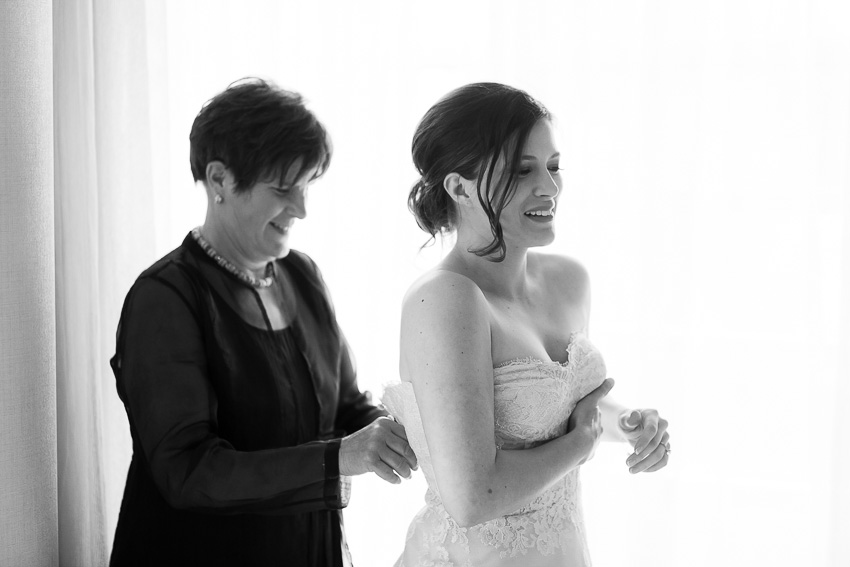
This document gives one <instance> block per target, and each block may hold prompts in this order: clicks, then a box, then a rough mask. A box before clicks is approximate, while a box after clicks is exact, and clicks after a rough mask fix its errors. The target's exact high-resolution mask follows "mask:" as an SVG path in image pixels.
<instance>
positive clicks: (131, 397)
mask: <svg viewBox="0 0 850 567" xmlns="http://www.w3.org/2000/svg"><path fill="white" fill-rule="evenodd" d="M275 269H276V274H277V277H276V280H275V283H274V284H273V285H272V287H271V288H269V290H267V291H266V292H265V293H266V294H270V296H271V297H272V300H273V301H275V302H277V304H278V305H279V306H280V307H281V308H282V310H283V311H284V312H285V313H288V318H289V319H290V320H291V321H290V323H289V325H288V326H287V327H285V328H283V329H275V328H273V326H272V323H271V322H270V318H269V316H268V313H267V311H266V309H265V307H264V305H263V301H262V299H261V298H260V295H259V294H258V292H257V291H256V290H255V289H253V288H251V287H250V286H247V285H245V284H244V283H242V282H240V281H239V280H238V279H237V278H235V277H234V276H232V275H231V274H229V273H228V272H226V271H225V270H223V269H222V268H221V267H219V266H218V265H217V264H216V263H215V262H213V261H212V260H211V259H210V258H209V257H208V256H207V255H206V253H205V252H204V251H203V250H202V249H201V248H200V247H199V246H198V244H197V243H196V242H195V241H194V240H193V239H192V237H191V235H189V236H187V237H186V239H185V240H184V241H183V244H182V245H181V246H180V247H179V248H177V249H176V250H175V251H173V252H172V253H170V254H168V255H167V256H165V257H164V258H162V259H161V260H160V261H158V262H157V263H156V264H154V265H153V266H151V267H150V268H149V269H148V270H146V271H145V272H144V273H142V275H141V276H139V279H138V280H137V281H136V283H135V284H134V285H133V287H132V289H131V290H130V292H129V293H128V295H127V298H126V300H125V303H124V309H123V311H122V313H121V321H120V323H119V326H118V336H117V348H116V354H115V356H114V357H113V358H112V360H111V364H112V368H113V370H114V372H115V377H116V381H117V388H118V394H119V396H120V397H121V400H122V401H123V402H124V406H125V408H126V410H127V417H128V419H129V422H130V432H131V434H132V437H133V459H132V462H131V464H130V470H129V473H128V476H127V485H126V488H125V490H124V500H123V502H122V504H121V512H120V516H119V519H118V527H117V529H116V533H115V542H114V546H113V551H112V558H111V565H114V566H123V565H272V564H277V565H342V562H343V559H342V554H343V553H344V552H343V551H342V550H341V538H342V534H341V527H340V526H341V524H340V516H339V514H340V513H339V512H338V510H339V509H341V508H342V507H343V502H342V495H341V483H340V475H339V466H338V454H339V442H340V441H339V439H340V437H342V436H344V435H346V434H348V433H351V432H353V431H356V430H358V429H360V428H361V427H364V426H365V425H368V424H369V423H371V422H372V421H373V420H374V419H376V418H377V417H379V416H381V415H384V412H382V411H381V410H379V409H377V408H375V407H374V406H373V405H371V403H370V402H369V398H368V393H361V392H360V390H359V389H358V387H357V382H356V377H355V371H354V365H353V362H352V360H351V356H350V353H349V350H348V346H347V343H346V341H345V338H344V337H343V335H342V332H341V331H340V329H339V327H338V326H337V323H336V319H335V317H334V313H333V308H332V306H331V303H330V300H329V297H328V295H327V291H326V289H325V286H324V283H323V281H322V279H321V275H320V274H319V272H318V269H317V268H316V265H315V264H314V263H313V261H312V260H311V259H310V258H309V257H308V256H306V255H304V254H302V253H299V252H297V251H294V250H293V251H292V252H290V254H289V255H288V256H287V257H286V258H283V259H281V260H278V261H276V262H275Z"/></svg>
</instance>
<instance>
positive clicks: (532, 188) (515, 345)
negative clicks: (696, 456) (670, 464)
mask: <svg viewBox="0 0 850 567" xmlns="http://www.w3.org/2000/svg"><path fill="white" fill-rule="evenodd" d="M560 160H561V156H560V154H559V152H558V150H557V148H556V145H555V140H554V135H553V126H552V121H551V117H550V114H549V112H548V111H547V110H546V108H545V107H544V106H543V105H542V104H540V103H539V102H538V101H536V100H534V99H533V98H531V97H530V96H529V95H528V94H526V93H525V92H523V91H521V90H517V89H515V88H512V87H509V86H506V85H501V84H495V83H479V84H471V85H467V86H464V87H461V88H459V89H457V90H455V91H453V92H451V93H449V94H448V95H446V96H445V97H444V98H443V99H441V100H440V101H439V102H437V103H436V104H435V105H434V106H433V107H432V108H431V109H430V110H429V111H428V112H427V113H426V114H425V116H424V117H423V118H422V121H421V122H420V124H419V126H418V128H417V130H416V133H415V135H414V138H413V161H414V164H415V165H416V168H417V170H418V171H419V173H420V175H421V179H420V181H419V182H418V183H416V185H415V186H414V187H413V189H412V190H411V193H410V197H409V206H410V209H411V211H412V212H413V213H414V215H415V216H416V220H417V222H418V223H419V226H420V227H421V228H422V229H423V230H425V231H426V232H428V233H429V234H430V235H431V236H432V237H435V236H436V235H437V234H438V233H439V234H446V233H451V232H454V233H456V242H455V244H454V247H453V248H452V250H451V251H450V252H449V254H448V255H447V256H446V257H445V258H444V259H443V260H442V261H441V262H440V264H439V265H437V266H436V267H435V268H433V269H432V270H430V271H429V272H427V273H426V274H424V275H423V276H422V277H420V278H419V279H418V280H417V281H416V282H414V283H413V285H412V286H411V287H410V289H409V291H408V293H407V295H406V297H405V299H404V305H403V312H402V322H401V361H400V371H401V382H400V383H397V384H393V385H390V386H389V387H388V388H387V390H386V392H385V394H384V397H383V402H384V404H385V406H386V407H387V408H388V409H389V411H390V412H391V413H392V414H393V415H394V416H395V418H396V419H397V420H398V421H399V422H401V423H402V424H403V425H404V426H405V428H406V430H407V435H408V439H409V441H410V445H411V447H412V448H413V449H414V451H415V452H416V456H417V458H418V459H419V464H420V465H421V467H422V470H423V472H424V474H425V478H426V480H427V482H428V491H427V493H426V497H425V500H426V505H425V507H424V508H423V509H422V510H421V511H420V512H419V513H418V514H417V515H416V516H415V518H414V519H413V521H412V523H411V525H410V528H409V530H408V534H407V538H406V542H405V549H404V552H403V554H402V556H401V557H400V558H399V560H398V562H397V564H396V565H397V566H402V567H412V566H420V565H428V566H451V565H455V566H474V567H478V566H500V567H502V566H510V565H517V566H519V565H522V566H554V565H560V566H563V565H569V566H588V565H590V557H589V553H588V549H587V542H586V537H585V529H584V521H583V517H582V507H581V502H580V487H579V468H580V466H581V465H582V464H583V463H584V462H586V461H587V460H588V459H590V458H591V457H592V456H593V453H594V449H595V448H596V446H597V444H598V443H599V441H600V440H601V439H602V437H603V431H604V437H606V438H608V439H610V440H615V441H621V442H629V443H631V445H632V447H633V449H634V452H633V453H632V454H631V455H630V456H629V458H628V460H627V462H626V464H627V466H628V467H629V470H630V472H632V473H641V472H654V471H657V470H659V469H661V468H663V467H664V466H666V465H667V461H668V458H669V454H670V444H669V434H668V433H667V431H666V430H667V422H666V421H665V420H664V419H662V418H660V417H659V415H658V412H656V411H655V410H652V409H630V408H626V407H623V406H620V405H618V404H616V403H614V402H613V401H612V400H611V399H610V398H607V397H606V395H607V394H608V392H609V390H610V389H611V388H612V386H613V380H611V379H609V378H606V369H605V363H604V361H603V359H602V356H601V355H600V353H599V351H598V350H597V349H596V348H595V347H594V346H593V344H591V342H590V340H589V339H588V334H587V329H588V318H589V314H590V287H589V283H588V275H587V272H586V271H585V270H584V268H583V267H582V266H581V265H580V264H579V263H577V262H576V261H575V260H572V259H569V258H565V257H561V256H556V255H544V254H540V253H536V252H530V251H529V249H531V248H535V247H539V246H545V245H548V244H550V243H551V242H552V241H553V240H554V238H555V223H554V219H555V215H556V214H557V212H558V199H559V196H560V193H561V190H562V185H563V182H562V180H561V175H560V171H561V165H560Z"/></svg>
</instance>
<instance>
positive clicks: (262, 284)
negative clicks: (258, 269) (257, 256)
mask: <svg viewBox="0 0 850 567" xmlns="http://www.w3.org/2000/svg"><path fill="white" fill-rule="evenodd" d="M192 238H194V239H195V242H197V243H198V246H200V247H201V249H202V250H203V251H204V252H206V253H207V256H209V257H210V258H212V259H213V260H215V262H216V264H218V265H219V266H221V267H222V268H224V269H225V270H227V271H228V272H230V273H231V274H233V275H234V276H236V277H237V278H239V279H240V280H242V281H243V282H245V283H246V284H248V285H250V286H253V287H256V288H257V289H263V288H266V287H269V286H270V285H272V282H274V276H275V273H274V263H273V262H269V263H268V264H266V277H264V278H259V279H258V278H255V277H254V276H252V275H251V274H249V273H248V272H246V271H245V270H242V269H240V268H237V267H236V266H234V265H233V264H231V263H230V261H229V260H227V258H225V257H223V256H222V255H221V254H219V253H218V252H216V251H215V248H213V247H212V245H211V244H210V243H209V242H207V240H206V239H205V238H204V237H203V236H201V227H199V226H197V227H195V228H193V229H192Z"/></svg>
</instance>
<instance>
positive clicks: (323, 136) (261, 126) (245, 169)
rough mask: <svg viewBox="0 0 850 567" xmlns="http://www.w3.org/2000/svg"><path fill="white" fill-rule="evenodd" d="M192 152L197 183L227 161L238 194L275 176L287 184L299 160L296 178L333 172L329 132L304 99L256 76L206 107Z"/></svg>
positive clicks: (194, 129)
mask: <svg viewBox="0 0 850 567" xmlns="http://www.w3.org/2000/svg"><path fill="white" fill-rule="evenodd" d="M189 147H190V149H189V163H190V164H191V166H192V175H193V176H194V178H195V181H199V180H201V181H203V180H205V179H206V169H207V164H208V163H209V162H211V161H221V162H222V163H224V165H225V166H226V167H227V168H228V169H229V170H230V171H231V172H232V173H233V175H234V177H235V178H236V189H235V190H236V191H246V190H248V189H249V188H250V187H251V186H253V185H254V184H255V183H256V182H257V181H261V180H266V179H268V178H270V177H272V176H275V175H277V176H279V177H280V178H281V179H282V178H283V177H285V176H286V174H287V172H288V171H289V168H290V167H291V166H292V164H293V163H294V162H295V161H296V160H298V158H302V161H301V164H300V166H299V171H297V172H296V173H297V176H296V177H301V176H302V175H303V174H304V172H305V171H309V170H310V169H313V168H316V173H315V175H314V177H313V178H314V179H315V178H317V177H319V176H321V175H322V174H324V173H325V171H327V169H328V166H329V165H330V161H331V154H332V148H331V142H330V137H329V136H328V133H327V131H326V130H325V127H324V126H322V123H321V122H319V120H318V119H317V118H316V116H315V115H314V114H313V113H312V112H310V111H309V110H307V108H306V107H305V106H304V100H303V98H302V97H301V95H300V94H298V93H295V92H291V91H287V90H284V89H282V88H280V87H278V86H277V85H275V84H274V83H273V82H271V81H265V80H262V79H257V78H253V77H248V78H245V79H240V80H238V81H236V82H234V83H231V84H230V86H228V87H227V89H225V90H224V91H222V92H221V93H219V94H217V95H216V96H214V97H213V98H212V99H210V100H209V101H207V102H206V103H205V104H204V106H203V108H201V111H200V112H199V113H198V115H197V116H196V117H195V121H194V122H193V123H192V131H191V133H190V134H189Z"/></svg>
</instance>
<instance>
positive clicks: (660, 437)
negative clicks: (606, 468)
mask: <svg viewBox="0 0 850 567" xmlns="http://www.w3.org/2000/svg"><path fill="white" fill-rule="evenodd" d="M665 429H666V424H665ZM669 438H670V434H669V433H667V431H666V430H659V431H658V433H657V434H656V435H655V437H653V438H652V439H651V440H650V441H649V443H648V444H647V446H646V447H644V449H643V450H642V451H641V452H640V453H635V454H633V455H632V456H630V457H629V458H628V459H626V464H627V465H628V466H629V467H635V466H636V465H638V464H642V463H643V462H644V461H645V460H646V459H648V458H649V457H650V456H652V455H654V454H655V453H656V451H657V450H658V448H659V447H661V446H662V445H663V444H664V443H666V442H667V440H668V439H669ZM654 462H655V461H650V462H649V463H645V464H644V466H643V468H641V470H643V469H644V468H646V467H648V466H651V465H652V464H654ZM641 470H638V471H633V472H641Z"/></svg>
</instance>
